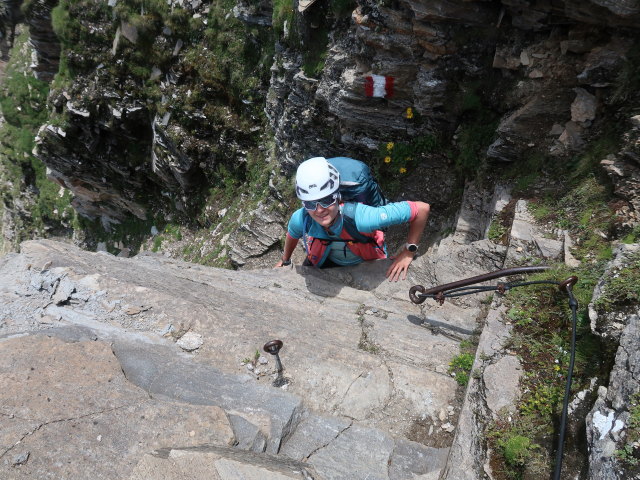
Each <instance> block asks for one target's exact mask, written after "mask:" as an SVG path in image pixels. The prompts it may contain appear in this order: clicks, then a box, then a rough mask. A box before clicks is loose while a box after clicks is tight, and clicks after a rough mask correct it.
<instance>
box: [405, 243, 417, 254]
mask: <svg viewBox="0 0 640 480" xmlns="http://www.w3.org/2000/svg"><path fill="white" fill-rule="evenodd" d="M404 248H406V249H407V250H409V251H410V252H411V253H415V252H417V251H418V245H416V244H415V243H407V244H405V246H404Z"/></svg>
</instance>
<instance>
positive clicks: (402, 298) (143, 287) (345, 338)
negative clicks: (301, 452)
mask: <svg viewBox="0 0 640 480" xmlns="http://www.w3.org/2000/svg"><path fill="white" fill-rule="evenodd" d="M472 248H473V247H472ZM420 260H423V259H422V258H421V259H420ZM9 262H13V263H14V264H15V265H16V266H18V264H20V265H23V266H21V267H20V268H26V267H25V266H24V265H26V264H31V265H44V264H45V263H46V262H51V266H50V269H51V271H54V270H55V271H56V272H58V274H59V275H62V274H65V275H66V276H67V277H68V278H69V279H70V281H72V282H73V283H74V284H75V285H76V287H77V288H78V289H82V294H83V298H85V297H86V298H87V299H88V300H87V301H86V302H84V301H83V302H80V303H77V304H71V305H61V306H55V305H49V306H48V307H46V312H45V313H46V314H47V315H48V316H52V317H54V318H59V319H60V322H62V323H64V324H74V325H79V326H90V327H91V328H92V329H93V330H95V331H96V335H97V337H98V338H99V339H109V340H110V341H114V340H117V339H118V338H122V335H120V334H125V336H127V337H128V336H133V335H138V336H140V337H139V338H136V341H138V340H140V341H141V342H144V341H145V338H144V337H147V338H146V340H147V343H148V341H153V342H156V343H157V342H158V339H159V336H160V335H161V334H162V335H166V339H165V340H167V341H171V340H172V335H173V334H172V333H171V332H170V331H168V330H167V325H171V326H172V329H173V332H193V333H194V334H198V335H202V340H203V344H202V346H201V347H200V348H199V349H198V352H197V360H198V362H199V363H200V364H208V365H211V366H214V367H215V368H216V369H217V370H218V371H220V372H222V373H225V374H231V375H247V374H249V373H248V370H247V368H246V366H245V365H242V363H243V361H244V360H245V359H247V358H249V359H250V358H253V357H254V355H255V352H256V351H262V346H263V345H264V344H265V343H266V342H267V341H269V340H272V339H274V338H278V339H281V340H282V341H283V342H284V348H283V349H282V351H281V352H280V358H281V359H282V363H283V365H284V377H285V379H286V380H288V381H289V384H288V386H287V388H288V392H290V393H293V394H294V395H297V396H298V397H299V398H301V399H302V401H303V402H304V404H305V406H307V407H308V408H310V409H313V410H317V411H318V412H319V413H324V414H334V413H339V414H341V415H346V416H349V417H351V418H354V419H361V420H366V422H367V424H368V425H370V426H372V427H376V426H377V427H379V428H389V427H390V422H389V420H388V418H389V414H390V413H394V412H395V413H397V412H402V415H400V416H399V418H398V419H396V420H394V427H393V428H394V433H395V432H398V434H406V433H407V432H408V431H409V429H410V428H411V427H412V424H413V420H412V419H413V418H415V417H417V416H420V415H422V414H424V408H423V406H422V405H417V404H416V405H413V406H412V403H411V401H409V400H408V399H409V398H421V397H420V394H419V392H418V391H417V390H418V389H419V388H421V386H422V385H424V382H420V383H419V384H418V385H417V386H416V387H415V389H416V391H415V392H413V393H411V394H410V395H406V396H404V395H403V396H398V397H396V396H395V393H396V392H395V390H394V388H395V387H394V382H393V381H392V378H393V377H394V376H395V375H399V376H401V375H402V373H401V372H402V371H403V370H405V369H406V370H407V371H409V372H413V369H420V368H426V369H427V370H430V371H431V372H433V371H435V370H436V369H439V370H442V368H443V367H444V366H446V365H447V364H448V362H449V361H450V359H451V358H452V357H453V356H454V355H456V354H457V348H456V342H457V340H455V339H450V338H449V339H447V337H446V336H444V335H440V334H439V333H438V332H434V331H431V330H429V329H425V328H424V327H423V326H422V325H421V322H420V320H417V319H420V318H422V312H421V308H420V307H419V306H417V305H414V304H412V303H411V302H410V301H409V299H408V287H409V286H410V283H409V281H408V280H407V281H405V282H404V283H403V282H398V283H397V284H396V283H390V282H388V281H386V279H385V278H384V265H382V262H379V263H380V266H377V267H376V268H377V269H378V274H377V275H378V276H379V277H378V278H380V279H381V280H380V282H381V283H380V284H379V286H378V287H376V288H375V289H374V290H372V291H365V290H359V289H356V288H353V287H351V286H349V285H348V284H344V283H341V282H339V281H337V279H336V278H334V277H330V276H326V275H325V274H324V272H319V271H318V270H317V269H309V268H307V267H296V268H295V269H277V270H273V269H269V270H255V271H229V270H220V269H214V268H208V267H204V266H200V265H193V264H189V263H185V262H180V261H177V260H173V259H170V258H166V257H164V256H159V255H153V254H139V255H137V256H136V257H133V258H119V257H114V256H112V255H104V254H97V253H91V252H86V251H81V250H79V249H76V248H75V247H73V246H71V245H67V244H60V243H56V242H52V241H46V240H43V241H34V242H25V243H24V244H23V245H22V253H21V254H20V255H19V256H17V257H15V258H13V259H10V260H9ZM374 263H375V262H374ZM414 263H416V264H417V263H418V262H414ZM481 263H482V262H481ZM412 267H413V266H412ZM363 268H364V269H367V268H373V267H369V266H365V267H363ZM334 270H336V271H337V270H338V269H334ZM418 271H420V269H419V268H418V265H416V272H418ZM370 273H371V275H373V272H369V271H368V270H367V271H366V272H365V274H364V275H363V278H364V277H369V276H370V275H369V274H370ZM0 274H2V272H0ZM39 276H40V272H39V271H37V272H31V273H30V274H29V275H27V278H25V279H24V281H26V280H27V279H30V278H31V277H38V280H39ZM376 281H377V280H376ZM14 282H15V281H14ZM385 282H386V283H385ZM352 283H353V282H352ZM28 284H29V282H27V285H28ZM354 284H355V283H354ZM401 284H402V285H404V286H402V285H401ZM18 286H20V285H18ZM383 286H384V288H383ZM403 290H404V291H403ZM32 292H33V293H32V294H31V297H29V298H30V299H31V300H30V301H38V302H41V303H40V306H41V307H40V308H45V306H46V304H47V302H50V300H48V299H45V298H44V292H42V291H40V292H37V291H35V290H32ZM99 293H100V295H98V294H99ZM400 293H402V295H400ZM19 298H20V299H21V300H20V301H26V298H27V297H19ZM257 305H259V306H260V307H259V308H257V307H256V306H257ZM362 306H366V307H367V308H375V309H377V310H378V311H380V312H381V314H380V316H377V317H376V318H373V319H372V321H371V327H370V328H369V327H367V328H369V332H368V333H370V335H371V338H370V339H369V340H371V342H373V343H374V344H378V345H379V346H380V347H381V348H380V350H379V352H378V353H376V352H374V351H371V350H369V349H367V348H363V342H362V339H363V333H367V332H363V325H362V324H361V322H360V318H359V316H360V315H359V313H358V312H359V311H360V310H361V308H362ZM464 313H466V316H462V315H460V316H457V317H456V318H453V319H449V320H448V323H445V321H444V319H443V322H442V325H443V329H444V330H446V329H447V328H451V329H454V331H455V332H456V333H461V334H462V335H461V337H466V335H465V333H466V332H470V331H472V330H473V327H472V324H473V321H474V320H472V317H473V315H475V314H476V313H477V310H473V309H467V310H465V312H464ZM383 314H384V315H385V316H386V318H385V317H383ZM15 328H16V329H15V331H16V332H20V331H30V330H32V328H33V327H32V326H31V325H30V324H29V323H28V322H27V321H26V319H25V322H24V323H23V324H22V326H21V328H22V330H20V328H19V327H18V326H16V327H15ZM167 332H169V333H167ZM153 335H155V337H156V340H153V339H152V337H153ZM365 343H366V342H365ZM436 358H437V360H434V359H436ZM388 361H390V362H392V363H393V364H394V365H395V367H394V369H393V371H389V367H388V365H390V363H388ZM385 362H386V363H385ZM274 365H275V362H269V363H268V364H267V365H258V368H257V369H256V370H254V371H253V372H251V373H250V378H251V382H252V383H257V384H260V385H264V386H268V385H270V384H271V383H272V381H273V375H274ZM256 371H257V372H258V373H256ZM411 376H413V373H411ZM427 376H429V375H427ZM167 387H168V386H167ZM445 387H446V388H445ZM163 388H164V387H163ZM440 388H445V390H444V393H445V394H444V395H443V396H442V397H439V398H442V399H443V400H444V399H445V398H446V401H447V404H449V403H450V402H451V401H453V399H454V397H455V389H456V387H455V385H445V384H442V385H440ZM178 393H180V392H173V393H172V395H178ZM181 394H185V395H186V393H184V392H182V393H181ZM191 395H194V394H193V393H189V394H188V395H187V397H188V396H191ZM187 397H184V398H185V399H186V398H187ZM173 398H180V397H176V396H174V397H173ZM395 398H398V399H400V402H399V403H397V404H396V402H395ZM226 405H227V407H228V406H229V404H226ZM445 406H446V405H445ZM227 407H225V408H227ZM441 407H442V406H441ZM434 408H436V407H435V406H434ZM383 411H384V412H386V414H383V413H381V412H383ZM239 413H240V414H242V416H244V417H245V418H247V419H249V418H248V417H247V414H246V412H239ZM249 420H250V421H251V422H254V421H258V422H259V423H260V422H262V423H263V422H264V418H263V417H260V418H259V419H249ZM283 421H284V422H285V424H286V421H285V420H284V419H283ZM262 423H260V424H262ZM283 425H284V424H283ZM281 426H282V425H281ZM261 428H262V427H261ZM278 428H280V427H278ZM264 432H265V433H266V434H267V435H271V433H270V427H269V428H267V427H265V430H264ZM271 448H275V444H273V445H272V447H271Z"/></svg>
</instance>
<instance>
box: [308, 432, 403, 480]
mask: <svg viewBox="0 0 640 480" xmlns="http://www.w3.org/2000/svg"><path fill="white" fill-rule="evenodd" d="M394 447H395V442H394V441H393V438H391V437H390V436H389V435H387V434H385V433H384V432H382V431H380V430H374V429H370V428H365V427H361V426H357V425H354V426H352V427H351V428H349V429H347V430H345V431H344V432H342V433H341V434H340V435H339V436H338V437H337V438H336V439H335V440H334V441H332V442H331V443H330V444H329V445H327V446H326V447H325V448H322V449H320V450H318V451H317V452H316V453H314V454H313V455H312V456H311V457H310V458H309V460H308V461H309V463H310V464H311V465H313V466H314V467H315V468H316V469H317V470H318V471H320V472H322V474H323V476H324V478H326V479H327V480H341V479H345V480H346V479H349V480H357V479H362V480H364V479H369V480H388V479H389V473H388V471H389V460H390V459H391V455H392V453H393V450H394Z"/></svg>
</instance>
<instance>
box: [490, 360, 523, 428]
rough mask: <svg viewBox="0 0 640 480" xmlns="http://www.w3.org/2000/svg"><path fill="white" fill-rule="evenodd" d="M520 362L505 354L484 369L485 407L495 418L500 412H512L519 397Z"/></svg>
mask: <svg viewBox="0 0 640 480" xmlns="http://www.w3.org/2000/svg"><path fill="white" fill-rule="evenodd" d="M521 378H522V364H521V363H520V360H518V358H517V357H516V356H514V355H507V356H505V357H502V358H501V359H499V360H498V361H497V362H496V363H493V364H491V365H488V366H487V367H486V368H485V370H484V383H485V389H486V400H487V407H489V410H491V412H492V413H493V415H494V418H496V417H497V416H498V415H499V414H500V413H501V412H502V413H504V412H514V411H515V405H516V402H517V401H518V398H519V397H520V388H519V386H520V379H521Z"/></svg>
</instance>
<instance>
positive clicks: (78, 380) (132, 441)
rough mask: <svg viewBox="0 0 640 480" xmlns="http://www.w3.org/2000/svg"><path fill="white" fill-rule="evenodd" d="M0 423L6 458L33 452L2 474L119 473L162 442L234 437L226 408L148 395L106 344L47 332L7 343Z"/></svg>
mask: <svg viewBox="0 0 640 480" xmlns="http://www.w3.org/2000/svg"><path fill="white" fill-rule="evenodd" d="M0 427H1V428H0V432H2V433H0V448H1V450H0V458H3V460H4V459H10V458H13V457H14V456H17V455H22V454H24V453H25V452H29V456H28V457H27V458H26V461H24V462H22V463H21V464H20V465H17V466H13V465H12V464H11V462H4V461H0V478H3V479H4V478H6V479H33V478H51V479H64V478H101V479H114V480H115V479H121V478H127V477H128V476H129V475H130V473H131V472H132V470H133V467H134V466H135V464H136V463H137V462H138V460H139V458H140V457H141V456H142V455H144V454H145V453H146V452H150V451H152V450H154V449H156V448H162V447H168V446H183V447H188V446H194V445H200V444H215V445H222V446H230V445H232V444H233V443H235V437H234V434H233V430H232V428H231V426H230V424H229V421H228V419H227V415H226V413H225V412H224V411H223V410H222V409H220V408H218V407H215V406H206V405H202V406H200V405H187V404H184V403H180V402H166V401H161V400H158V399H153V398H150V397H149V395H148V394H147V393H146V392H145V391H144V390H142V389H140V388H138V387H136V386H135V385H133V384H131V383H130V382H128V381H127V380H126V378H125V377H124V375H123V373H122V370H121V368H120V365H119V363H118V361H117V359H116V358H115V356H114V355H113V353H112V351H111V348H110V346H109V345H108V344H106V343H104V342H99V341H89V342H76V343H67V342H64V341H62V340H60V339H57V338H48V337H46V336H43V335H39V336H23V337H20V338H13V339H7V340H5V341H3V343H2V348H0Z"/></svg>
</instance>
